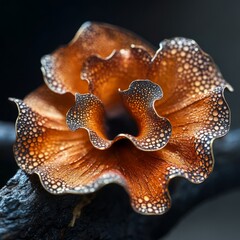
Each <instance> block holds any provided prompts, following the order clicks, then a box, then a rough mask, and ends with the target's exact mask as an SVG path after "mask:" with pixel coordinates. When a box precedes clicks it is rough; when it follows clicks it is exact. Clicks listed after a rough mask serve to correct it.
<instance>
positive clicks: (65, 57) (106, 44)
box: [41, 22, 153, 94]
mask: <svg viewBox="0 0 240 240" xmlns="http://www.w3.org/2000/svg"><path fill="white" fill-rule="evenodd" d="M133 43H134V44H137V45H143V46H145V47H146V49H148V50H149V51H150V52H153V50H152V49H151V47H149V45H148V44H146V43H144V42H143V41H142V40H140V39H139V37H137V36H136V35H135V34H133V33H130V32H128V31H126V30H123V29H121V28H118V27H113V26H111V25H108V24H98V23H91V22H86V23H85V24H83V25H82V27H81V28H80V29H79V30H78V32H77V34H76V35H75V37H74V38H73V40H72V41H71V42H70V43H69V45H67V46H66V47H62V48H60V49H58V50H56V51H55V52H54V53H53V54H51V55H46V56H44V57H43V58H42V60H41V63H42V71H43V75H44V80H45V82H46V84H47V85H48V86H49V88H50V89H51V90H53V91H54V92H57V93H62V94H63V93H65V92H72V93H73V94H75V93H76V92H85V91H86V90H87V85H86V84H85V83H84V82H82V83H81V81H80V71H81V68H82V64H83V61H84V60H85V59H86V58H87V57H89V56H90V55H95V54H97V55H100V56H101V57H107V56H108V55H110V54H111V53H112V51H113V50H119V49H121V48H129V47H130V45H131V44H133Z"/></svg>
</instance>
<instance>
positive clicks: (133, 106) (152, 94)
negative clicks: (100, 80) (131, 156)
mask: <svg viewBox="0 0 240 240" xmlns="http://www.w3.org/2000/svg"><path fill="white" fill-rule="evenodd" d="M120 93H121V96H122V99H123V102H124V104H125V106H126V108H127V110H128V111H129V112H130V114H131V115H132V116H133V118H134V119H135V121H136V122H137V124H138V128H139V134H138V136H137V137H132V136H127V137H128V138H129V139H130V140H131V141H132V142H133V143H134V144H135V145H136V147H137V148H139V149H141V150H145V151H155V150H159V149H161V148H163V147H164V146H165V145H166V144H167V142H168V141H169V138H170V136H171V131H172V129H171V124H170V122H169V121H168V120H167V119H166V118H163V117H160V116H159V115H158V114H157V113H156V111H155V109H154V103H155V101H156V100H159V99H161V98H162V90H161V88H160V87H159V86H158V85H157V84H155V83H153V82H151V81H149V80H136V81H133V82H132V83H131V85H130V87H129V89H128V90H125V91H121V92H120Z"/></svg>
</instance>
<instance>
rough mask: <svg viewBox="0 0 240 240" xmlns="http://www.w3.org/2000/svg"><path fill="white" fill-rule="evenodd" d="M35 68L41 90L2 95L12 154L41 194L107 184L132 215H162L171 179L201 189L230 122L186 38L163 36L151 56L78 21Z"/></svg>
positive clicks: (216, 79) (218, 83)
mask: <svg viewBox="0 0 240 240" xmlns="http://www.w3.org/2000/svg"><path fill="white" fill-rule="evenodd" d="M42 70H43V74H44V80H45V82H46V85H47V86H45V85H44V86H42V87H40V88H38V89H37V90H35V91H34V92H32V93H31V94H30V95H28V96H27V97H26V98H25V99H24V100H23V101H21V100H17V99H12V100H13V101H15V103H16V104H17V106H18V109H19V117H18V119H17V123H16V130H17V140H16V143H15V146H14V153H15V158H16V161H17V163H18V165H19V166H20V167H21V168H22V169H23V170H25V171H26V172H27V173H30V174H31V173H36V174H38V175H39V177H40V179H41V182H42V185H43V186H44V188H45V189H46V190H48V191H49V192H51V193H53V194H60V193H79V194H84V193H91V192H94V191H96V190H97V189H99V188H100V187H102V186H104V185H105V184H108V183H113V182H114V183H118V184H120V185H122V186H123V187H124V188H125V189H126V190H127V191H128V193H129V195H130V198H131V204H132V206H133V208H134V209H135V210H136V211H138V212H140V213H143V214H163V213H164V212H166V210H168V209H169V207H170V197H169V193H168V182H169V180H170V179H171V178H173V177H176V176H182V177H185V178H187V179H188V180H190V181H191V182H193V183H201V182H202V181H204V180H205V179H206V178H207V177H208V175H209V174H210V172H211V171H212V169H213V165H214V159H213V153H212V142H213V140H214V139H215V138H218V137H222V136H223V135H225V134H226V133H227V132H228V130H229V126H230V110H229V108H228V105H227V103H226V101H225V99H224V96H223V91H224V89H225V88H226V87H228V88H229V90H232V88H231V86H230V85H229V84H227V83H226V82H225V80H224V79H223V77H222V75H221V73H220V72H219V70H218V69H217V67H216V65H215V64H214V62H213V60H212V59H211V58H210V57H209V56H208V55H207V54H205V53H204V52H203V51H202V50H201V49H200V48H199V46H198V45H197V44H196V43H195V42H194V41H193V40H189V39H185V38H174V39H171V40H164V41H163V42H162V43H161V44H160V48H159V49H158V50H157V52H156V53H155V51H154V50H153V49H152V47H151V46H149V45H147V44H146V43H145V42H144V41H142V40H141V39H139V38H138V37H137V36H135V35H133V34H132V33H129V32H127V31H126V30H123V29H120V28H117V27H114V26H110V25H106V24H96V23H86V24H84V25H83V26H82V27H81V28H80V30H79V32H78V33H77V35H76V36H75V37H74V39H73V40H72V41H71V43H70V44H69V45H67V46H66V47H62V48H60V49H58V50H57V51H55V52H54V53H53V54H51V55H47V56H44V57H43V58H42ZM83 80H85V81H83ZM74 96H75V100H74ZM183 194H184V193H183Z"/></svg>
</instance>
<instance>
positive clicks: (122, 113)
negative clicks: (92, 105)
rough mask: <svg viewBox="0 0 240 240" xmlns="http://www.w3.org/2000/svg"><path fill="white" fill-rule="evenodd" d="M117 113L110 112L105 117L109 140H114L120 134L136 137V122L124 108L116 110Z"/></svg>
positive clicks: (137, 130) (137, 131)
mask: <svg viewBox="0 0 240 240" xmlns="http://www.w3.org/2000/svg"><path fill="white" fill-rule="evenodd" d="M117 109H118V111H117V112H115V113H114V112H111V114H108V115H107V117H106V131H107V132H106V134H107V137H108V138H109V139H111V140H112V139H114V138H115V137H116V136H117V135H118V134H120V133H127V134H131V135H132V136H135V137H136V136H137V135H138V133H139V129H138V126H137V123H136V121H135V120H134V119H133V117H132V116H131V115H130V114H129V113H128V112H127V111H126V109H124V108H120V107H118V108H117Z"/></svg>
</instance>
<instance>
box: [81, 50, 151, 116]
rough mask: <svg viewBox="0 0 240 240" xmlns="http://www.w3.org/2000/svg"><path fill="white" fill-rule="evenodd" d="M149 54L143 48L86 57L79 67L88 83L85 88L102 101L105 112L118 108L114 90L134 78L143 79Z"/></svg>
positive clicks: (145, 74) (147, 66)
mask: <svg viewBox="0 0 240 240" xmlns="http://www.w3.org/2000/svg"><path fill="white" fill-rule="evenodd" d="M150 61H151V55H150V54H149V53H148V52H147V51H146V50H144V49H142V48H138V47H135V46H132V47H131V48H130V49H121V50H120V51H114V52H113V54H112V55H111V56H109V57H108V58H105V59H104V58H100V57H98V56H91V57H89V58H88V59H87V60H86V61H85V63H84V65H83V69H82V79H85V80H87V81H88V83H89V90H90V92H91V93H92V94H94V95H96V96H97V97H98V98H99V99H101V101H102V102H103V103H104V106H105V108H106V109H108V111H109V112H110V111H114V109H116V108H118V107H119V102H121V97H120V95H119V94H118V89H127V88H128V86H129V85H130V83H131V82H132V81H134V80H137V79H147V73H148V69H149V63H150Z"/></svg>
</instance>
